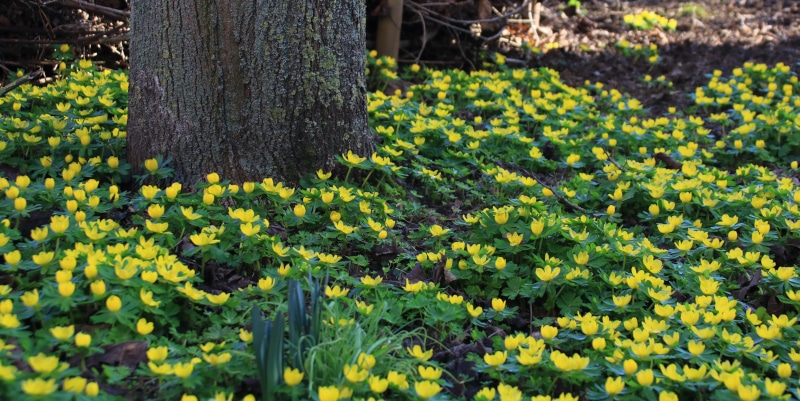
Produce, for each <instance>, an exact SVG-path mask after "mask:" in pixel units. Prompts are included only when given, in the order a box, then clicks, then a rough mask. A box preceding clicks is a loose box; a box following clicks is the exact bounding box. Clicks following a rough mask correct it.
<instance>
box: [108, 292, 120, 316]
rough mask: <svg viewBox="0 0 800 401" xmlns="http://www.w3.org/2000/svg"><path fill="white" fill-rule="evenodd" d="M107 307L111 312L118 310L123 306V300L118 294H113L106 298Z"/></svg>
mask: <svg viewBox="0 0 800 401" xmlns="http://www.w3.org/2000/svg"><path fill="white" fill-rule="evenodd" d="M106 308H108V310H110V311H111V312H117V311H119V310H120V309H121V308H122V300H121V299H120V298H119V297H118V296H116V295H112V296H110V297H108V299H106Z"/></svg>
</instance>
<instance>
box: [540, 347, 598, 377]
mask: <svg viewBox="0 0 800 401" xmlns="http://www.w3.org/2000/svg"><path fill="white" fill-rule="evenodd" d="M550 360H551V361H552V362H553V364H554V365H555V366H556V368H557V369H558V370H561V371H564V372H570V371H575V370H583V369H585V368H586V367H587V366H589V361H590V360H589V357H582V356H580V354H577V353H576V354H573V355H572V356H571V357H568V356H567V355H566V354H564V353H562V352H561V351H558V350H556V351H553V352H552V353H551V354H550Z"/></svg>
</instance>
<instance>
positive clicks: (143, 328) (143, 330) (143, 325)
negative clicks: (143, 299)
mask: <svg viewBox="0 0 800 401" xmlns="http://www.w3.org/2000/svg"><path fill="white" fill-rule="evenodd" d="M153 328H154V326H153V322H148V321H147V319H145V318H141V319H139V321H138V322H136V331H137V332H139V334H141V335H143V336H145V335H148V334H150V333H152V332H153Z"/></svg>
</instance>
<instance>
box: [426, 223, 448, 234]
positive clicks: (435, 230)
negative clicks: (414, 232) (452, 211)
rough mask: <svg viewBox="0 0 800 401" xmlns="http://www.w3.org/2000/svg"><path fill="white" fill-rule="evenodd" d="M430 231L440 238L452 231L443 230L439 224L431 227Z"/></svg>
mask: <svg viewBox="0 0 800 401" xmlns="http://www.w3.org/2000/svg"><path fill="white" fill-rule="evenodd" d="M429 231H430V233H431V235H432V236H434V237H440V236H442V235H444V234H447V233H448V232H450V229H449V228H442V226H440V225H438V224H434V225H432V226H431V228H430V229H429Z"/></svg>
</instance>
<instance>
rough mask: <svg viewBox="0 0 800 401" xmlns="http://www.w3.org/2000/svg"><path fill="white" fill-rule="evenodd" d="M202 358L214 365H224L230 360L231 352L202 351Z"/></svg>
mask: <svg viewBox="0 0 800 401" xmlns="http://www.w3.org/2000/svg"><path fill="white" fill-rule="evenodd" d="M203 360H204V361H206V362H208V363H209V364H211V365H214V366H219V365H224V364H226V363H228V362H230V360H231V354H230V352H223V353H221V354H206V353H203Z"/></svg>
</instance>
